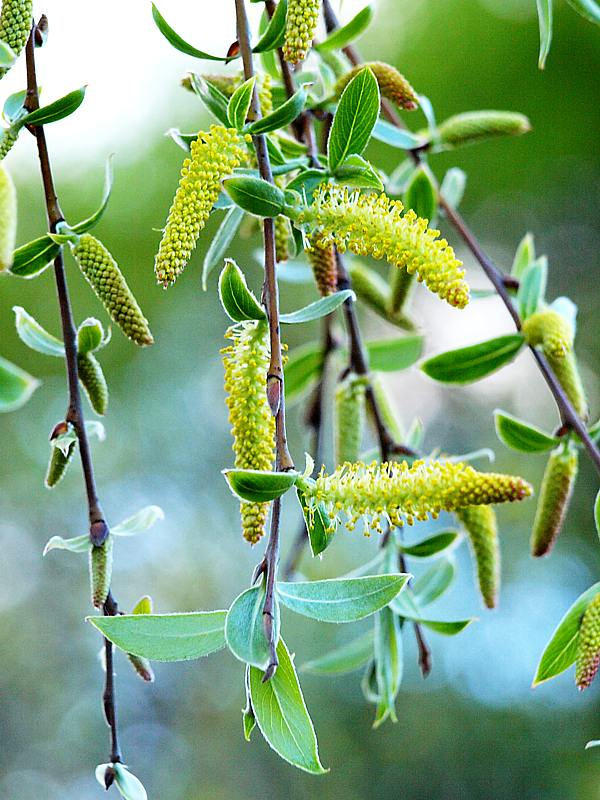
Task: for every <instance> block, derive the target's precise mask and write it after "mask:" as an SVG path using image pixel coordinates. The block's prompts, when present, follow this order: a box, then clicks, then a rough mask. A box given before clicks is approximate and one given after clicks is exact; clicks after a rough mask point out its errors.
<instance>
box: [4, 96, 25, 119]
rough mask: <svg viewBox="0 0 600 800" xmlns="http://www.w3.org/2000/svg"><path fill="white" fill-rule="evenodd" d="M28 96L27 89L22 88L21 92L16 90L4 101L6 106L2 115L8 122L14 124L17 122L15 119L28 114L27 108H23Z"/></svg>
mask: <svg viewBox="0 0 600 800" xmlns="http://www.w3.org/2000/svg"><path fill="white" fill-rule="evenodd" d="M26 97H27V90H26V89H21V91H20V92H15V93H14V94H11V95H9V97H7V98H6V100H5V101H4V107H3V108H2V116H3V117H4V119H5V120H6V121H7V122H9V123H11V124H12V123H13V122H15V120H18V119H20V118H21V117H23V116H25V115H26V114H27V112H26V110H25V109H24V108H23V103H24V102H25V98H26Z"/></svg>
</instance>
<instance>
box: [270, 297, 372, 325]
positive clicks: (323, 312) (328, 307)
mask: <svg viewBox="0 0 600 800" xmlns="http://www.w3.org/2000/svg"><path fill="white" fill-rule="evenodd" d="M346 300H356V295H355V294H354V292H353V291H352V289H344V290H343V291H341V292H335V294H330V295H329V296H328V297H321V298H320V299H319V300H315V302H314V303H310V304H309V305H307V306H304V308H300V309H298V311H291V312H290V313H289V314H281V316H280V317H279V321H280V322H284V323H286V324H288V325H292V324H298V323H300V322H312V321H313V320H315V319H321V317H326V316H327V314H331V312H332V311H335V310H336V308H339V307H340V306H341V305H342V303H344V302H345V301H346Z"/></svg>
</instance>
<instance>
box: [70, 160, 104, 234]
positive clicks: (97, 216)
mask: <svg viewBox="0 0 600 800" xmlns="http://www.w3.org/2000/svg"><path fill="white" fill-rule="evenodd" d="M112 185H113V168H112V156H109V157H108V158H107V159H106V166H105V168H104V190H103V192H102V201H101V203H100V206H99V207H98V209H97V210H96V211H95V212H94V213H93V214H92V216H91V217H88V218H87V219H84V220H82V221H81V222H78V223H77V225H74V226H73V228H72V230H73V231H74V232H75V233H80V234H81V233H86V232H87V231H89V230H91V229H92V228H93V227H94V225H96V223H98V222H99V221H100V220H101V219H102V216H103V214H104V212H105V211H106V207H107V205H108V201H109V200H110V193H111V192H112Z"/></svg>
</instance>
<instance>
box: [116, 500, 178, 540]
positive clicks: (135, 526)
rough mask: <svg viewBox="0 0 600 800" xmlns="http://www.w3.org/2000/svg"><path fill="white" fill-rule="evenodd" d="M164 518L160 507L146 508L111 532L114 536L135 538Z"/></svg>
mask: <svg viewBox="0 0 600 800" xmlns="http://www.w3.org/2000/svg"><path fill="white" fill-rule="evenodd" d="M164 518H165V514H164V511H163V510H162V508H161V507H160V506H146V507H145V508H142V509H141V510H140V511H138V512H137V513H136V514H134V515H133V516H132V517H128V519H125V520H123V522H120V523H119V524H118V525H115V526H114V528H111V532H112V533H113V534H114V535H115V536H135V535H136V534H138V533H143V532H144V531H147V530H148V529H149V528H151V527H152V526H153V525H154V524H155V523H156V522H158V521H159V520H161V519H164Z"/></svg>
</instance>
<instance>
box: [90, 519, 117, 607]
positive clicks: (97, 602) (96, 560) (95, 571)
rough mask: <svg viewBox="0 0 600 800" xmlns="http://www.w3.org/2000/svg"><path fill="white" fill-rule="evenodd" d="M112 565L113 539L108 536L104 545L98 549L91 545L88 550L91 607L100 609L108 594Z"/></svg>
mask: <svg viewBox="0 0 600 800" xmlns="http://www.w3.org/2000/svg"><path fill="white" fill-rule="evenodd" d="M112 563H113V537H112V536H111V535H110V534H109V536H108V538H107V540H106V541H105V542H104V544H101V545H100V546H99V547H96V545H92V546H91V548H90V586H91V591H92V605H94V606H95V607H96V608H101V606H102V605H103V604H104V602H105V600H106V598H107V597H108V592H109V591H110V579H111V577H112Z"/></svg>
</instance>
